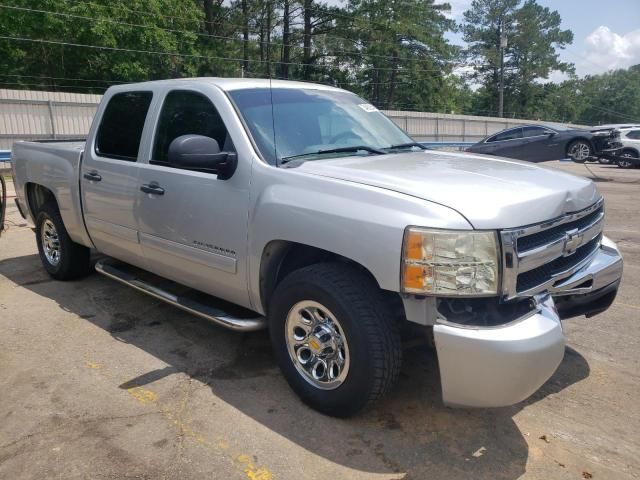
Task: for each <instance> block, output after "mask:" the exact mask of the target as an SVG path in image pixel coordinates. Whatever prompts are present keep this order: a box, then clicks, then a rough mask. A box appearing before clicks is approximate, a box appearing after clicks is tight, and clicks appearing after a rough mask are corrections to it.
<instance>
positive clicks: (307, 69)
mask: <svg viewBox="0 0 640 480" xmlns="http://www.w3.org/2000/svg"><path fill="white" fill-rule="evenodd" d="M312 3H313V0H304V40H303V44H302V51H303V54H302V63H303V70H302V78H304V79H305V80H310V79H311V8H312Z"/></svg>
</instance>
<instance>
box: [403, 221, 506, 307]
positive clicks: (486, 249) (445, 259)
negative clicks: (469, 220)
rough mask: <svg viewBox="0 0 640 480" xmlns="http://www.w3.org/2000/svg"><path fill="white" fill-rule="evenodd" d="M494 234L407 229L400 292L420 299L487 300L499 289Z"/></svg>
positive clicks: (496, 247) (496, 241)
mask: <svg viewBox="0 0 640 480" xmlns="http://www.w3.org/2000/svg"><path fill="white" fill-rule="evenodd" d="M499 273H500V262H499V251H498V236H497V232H495V231H477V230H436V229H428V228H420V227H408V228H407V229H406V230H405V233H404V245H403V249H402V279H401V282H402V285H401V286H402V291H403V292H406V293H418V294H422V295H440V296H487V295H495V294H497V293H498V288H499Z"/></svg>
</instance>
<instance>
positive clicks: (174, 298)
mask: <svg viewBox="0 0 640 480" xmlns="http://www.w3.org/2000/svg"><path fill="white" fill-rule="evenodd" d="M123 265H126V264H123ZM118 266H119V265H118V264H117V263H115V262H114V261H111V260H110V259H101V260H98V261H97V262H96V267H95V268H96V271H97V272H98V273H101V274H102V275H105V276H107V277H109V278H113V279H114V280H117V281H118V282H120V283H123V284H125V285H128V286H130V287H133V288H135V289H136V290H140V291H141V292H144V293H146V294H147V295H151V296H152V297H155V298H157V299H158V300H162V301H163V302H167V303H169V304H171V305H173V306H175V307H178V308H179V309H181V310H184V311H186V312H189V313H191V314H193V315H197V316H199V317H202V318H205V319H207V320H210V321H212V322H214V323H217V324H218V325H221V326H223V327H225V328H229V329H231V330H236V331H242V332H251V331H255V330H262V329H264V328H266V327H267V320H266V319H265V318H264V317H260V316H258V317H253V318H238V317H234V316H232V315H229V314H228V313H226V312H224V311H223V310H220V309H218V308H215V307H212V306H209V305H204V304H202V303H200V302H197V301H195V300H192V299H190V298H186V297H182V296H179V295H175V294H173V293H170V292H168V291H166V290H163V289H161V288H158V287H156V286H154V285H152V284H151V283H149V282H146V281H143V280H141V279H139V278H138V277H136V275H135V274H132V273H129V272H127V271H125V270H124V269H122V268H118Z"/></svg>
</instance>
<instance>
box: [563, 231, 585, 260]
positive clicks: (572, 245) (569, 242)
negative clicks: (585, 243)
mask: <svg viewBox="0 0 640 480" xmlns="http://www.w3.org/2000/svg"><path fill="white" fill-rule="evenodd" d="M581 244H582V234H581V233H578V229H577V228H576V229H574V230H569V231H568V232H567V233H565V234H564V248H563V249H562V256H563V257H568V256H569V255H573V254H574V253H576V249H577V248H578V247H579V246H580V245H581Z"/></svg>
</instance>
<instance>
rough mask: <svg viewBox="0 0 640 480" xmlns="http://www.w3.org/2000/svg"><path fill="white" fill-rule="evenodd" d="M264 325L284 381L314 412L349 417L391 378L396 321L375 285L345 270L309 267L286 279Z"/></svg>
mask: <svg viewBox="0 0 640 480" xmlns="http://www.w3.org/2000/svg"><path fill="white" fill-rule="evenodd" d="M269 328H270V336H271V343H272V345H273V348H274V352H275V354H276V357H277V359H278V363H279V365H280V368H281V369H282V372H283V374H284V376H285V378H286V379H287V382H288V383H289V385H290V386H291V388H292V389H293V390H294V391H295V392H296V393H297V394H298V395H299V396H300V398H301V399H302V400H303V401H304V402H305V403H306V404H308V405H309V406H311V407H312V408H314V409H316V410H318V411H320V412H322V413H325V414H328V415H333V416H339V417H346V416H349V415H353V414H355V413H356V412H358V411H359V410H361V409H362V408H364V407H365V406H367V405H368V404H370V403H371V402H373V401H374V400H376V399H377V398H379V397H381V396H382V395H383V394H384V393H385V392H387V391H388V390H389V389H390V388H391V386H392V385H393V384H394V383H395V381H396V380H397V377H398V375H399V372H400V365H401V361H402V349H401V344H400V335H399V332H398V326H397V322H396V319H395V317H394V315H393V313H392V311H391V309H390V308H389V307H388V305H387V304H386V302H385V301H384V299H383V297H382V293H381V291H380V289H379V288H378V286H377V285H376V284H375V282H374V281H373V280H372V279H371V278H370V277H369V276H368V275H367V274H366V273H364V272H361V271H359V270H358V269H356V268H353V267H351V266H348V265H343V264H339V263H325V264H316V265H312V266H309V267H305V268H302V269H300V270H297V271H295V272H293V273H291V274H290V275H288V276H287V277H286V278H285V279H284V280H283V281H282V282H281V283H280V284H279V285H278V287H277V288H276V291H275V292H274V294H273V297H272V299H271V301H270V303H269Z"/></svg>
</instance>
